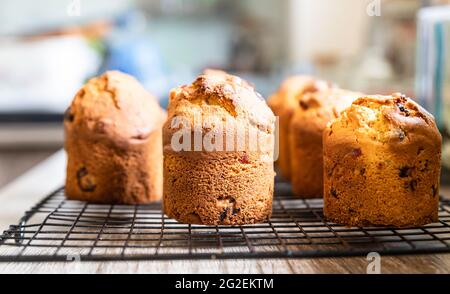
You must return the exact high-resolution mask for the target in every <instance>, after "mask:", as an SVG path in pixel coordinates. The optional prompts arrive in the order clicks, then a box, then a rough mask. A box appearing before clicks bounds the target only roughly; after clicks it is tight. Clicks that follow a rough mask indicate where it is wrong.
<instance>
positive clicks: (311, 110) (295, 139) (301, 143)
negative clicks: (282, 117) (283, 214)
mask: <svg viewBox="0 0 450 294" xmlns="http://www.w3.org/2000/svg"><path fill="white" fill-rule="evenodd" d="M360 96H361V94H359V93H355V92H350V91H346V90H342V89H338V88H332V89H329V90H327V91H319V92H309V93H305V94H304V95H302V97H300V98H299V102H298V106H297V109H296V110H295V113H294V115H293V117H292V120H291V125H290V134H289V135H290V148H291V149H290V156H291V160H290V161H291V182H292V190H293V192H294V194H295V195H297V196H299V197H301V198H316V197H322V194H323V154H322V134H323V130H324V129H325V127H326V126H327V123H328V122H329V121H330V120H332V119H334V118H336V117H337V116H338V115H339V113H340V112H341V111H342V110H344V109H345V108H347V107H349V106H350V105H351V104H352V102H353V101H354V100H355V99H356V98H358V97H360Z"/></svg>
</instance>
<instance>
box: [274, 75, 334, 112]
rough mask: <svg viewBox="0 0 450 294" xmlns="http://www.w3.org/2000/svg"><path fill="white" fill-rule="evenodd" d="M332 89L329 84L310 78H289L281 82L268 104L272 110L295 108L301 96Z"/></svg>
mask: <svg viewBox="0 0 450 294" xmlns="http://www.w3.org/2000/svg"><path fill="white" fill-rule="evenodd" d="M333 87H334V85H332V84H331V83H329V82H327V81H323V80H318V79H316V78H314V77H311V76H303V75H297V76H291V77H289V78H287V79H286V80H284V81H283V83H282V84H281V86H280V88H279V89H278V91H277V92H276V93H275V94H273V95H272V96H270V98H269V101H268V103H269V105H270V107H272V108H273V109H277V108H280V107H291V108H295V107H296V106H297V105H298V99H299V98H301V97H302V95H306V94H308V93H316V92H321V91H327V90H329V89H330V88H333Z"/></svg>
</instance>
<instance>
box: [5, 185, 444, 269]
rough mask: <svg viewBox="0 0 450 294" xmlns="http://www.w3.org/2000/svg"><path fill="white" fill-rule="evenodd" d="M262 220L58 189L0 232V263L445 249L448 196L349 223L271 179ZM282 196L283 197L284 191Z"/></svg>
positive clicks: (271, 256)
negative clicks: (228, 221)
mask: <svg viewBox="0 0 450 294" xmlns="http://www.w3.org/2000/svg"><path fill="white" fill-rule="evenodd" d="M275 194H276V195H277V196H276V197H275V199H274V205H273V216H272V218H271V220H270V222H268V223H264V224H256V225H245V226H234V227H229V226H201V225H185V224H180V223H177V222H176V221H174V220H172V219H169V218H167V217H166V216H164V215H163V214H162V212H161V206H160V203H154V204H150V205H141V206H137V205H136V206H124V205H94V204H87V203H84V202H77V201H69V200H66V199H65V196H64V192H63V189H60V190H58V191H56V192H55V193H53V194H51V195H49V196H48V197H46V198H45V199H43V200H42V201H41V202H40V203H39V204H38V205H36V206H35V207H33V208H32V209H31V210H29V211H27V212H26V214H25V216H24V217H23V218H22V220H21V222H20V224H19V225H14V226H10V228H9V229H8V230H6V231H5V232H4V233H3V235H2V236H1V237H0V261H3V262H7V261H66V260H73V259H79V260H82V261H99V260H157V259H158V260H161V259H215V258H217V259H225V258H286V257H290V258H297V257H325V256H357V255H365V254H367V253H369V252H372V251H376V252H378V253H380V254H385V255H386V254H411V253H415V254H417V253H436V252H450V225H449V223H450V201H449V200H445V199H441V202H440V211H439V216H440V221H439V222H438V223H434V224H430V225H427V226H424V227H421V228H412V229H411V228H409V229H394V228H379V227H378V228H372V227H369V228H349V227H345V226H341V225H337V224H333V223H328V222H326V221H324V218H323V214H322V207H323V201H322V200H321V199H314V200H301V199H296V198H293V197H292V196H290V187H289V185H288V184H286V183H277V185H276V193H275ZM283 195H284V196H283Z"/></svg>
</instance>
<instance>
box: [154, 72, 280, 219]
mask: <svg viewBox="0 0 450 294" xmlns="http://www.w3.org/2000/svg"><path fill="white" fill-rule="evenodd" d="M274 128H275V117H274V115H273V113H272V111H271V110H270V109H269V107H267V105H266V103H265V101H264V99H263V98H262V97H261V96H260V95H259V94H258V93H256V92H255V90H254V89H253V87H251V86H250V85H249V84H248V83H247V82H245V81H243V80H242V79H240V78H238V77H236V76H232V75H228V74H224V73H222V74H216V73H211V72H209V73H208V72H207V73H204V74H202V75H200V76H199V77H198V78H197V79H196V80H195V81H194V82H193V83H192V84H191V85H187V86H181V87H179V88H176V89H173V90H172V91H171V93H170V100H169V107H168V120H167V121H166V123H165V125H164V127H163V145H164V149H163V150H164V151H163V152H164V211H165V213H166V214H167V215H168V216H169V217H171V218H174V219H176V220H178V221H179V222H182V223H188V224H204V225H241V224H250V223H258V222H264V221H266V220H268V219H269V217H270V215H271V212H272V197H273V189H274V176H275V173H274V168H273V149H274Z"/></svg>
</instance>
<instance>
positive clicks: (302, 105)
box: [298, 88, 362, 117]
mask: <svg viewBox="0 0 450 294" xmlns="http://www.w3.org/2000/svg"><path fill="white" fill-rule="evenodd" d="M361 96H362V94H361V93H357V92H352V91H348V90H343V89H340V88H330V89H326V90H324V91H320V92H308V93H305V94H302V95H300V98H299V99H298V109H299V110H300V112H303V113H304V112H308V111H310V112H315V113H318V114H319V115H320V113H324V112H327V113H330V114H332V115H333V116H334V117H337V116H338V115H339V113H340V112H341V111H343V110H344V109H346V108H347V107H349V106H350V105H351V104H352V102H353V101H355V100H356V99H357V98H359V97H361Z"/></svg>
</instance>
